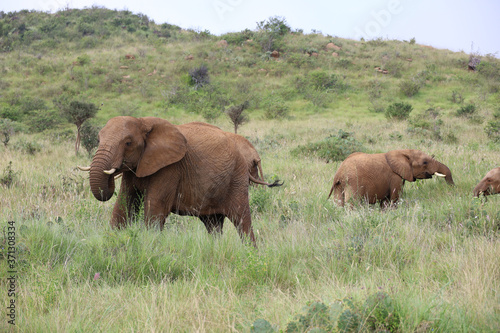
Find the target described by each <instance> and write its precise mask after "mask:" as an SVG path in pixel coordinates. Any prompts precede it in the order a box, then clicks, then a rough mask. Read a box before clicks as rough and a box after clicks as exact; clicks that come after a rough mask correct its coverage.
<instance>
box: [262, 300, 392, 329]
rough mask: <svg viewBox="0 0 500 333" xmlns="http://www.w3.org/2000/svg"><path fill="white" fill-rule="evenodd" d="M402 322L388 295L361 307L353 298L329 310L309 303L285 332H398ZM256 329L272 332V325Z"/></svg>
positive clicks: (326, 307) (318, 304) (332, 305)
mask: <svg viewBox="0 0 500 333" xmlns="http://www.w3.org/2000/svg"><path fill="white" fill-rule="evenodd" d="M400 322H401V316H400V314H399V309H398V306H397V305H396V304H395V303H394V302H393V300H392V298H391V297H390V296H389V295H388V294H387V293H384V292H377V293H375V294H373V295H370V296H368V298H367V299H366V300H365V302H364V303H363V304H362V305H359V304H356V303H355V302H353V301H352V300H351V298H344V299H343V300H342V301H337V302H334V303H332V304H330V305H329V306H328V305H326V304H324V303H323V302H309V303H308V304H307V305H306V306H305V307H304V308H303V309H302V313H300V314H297V315H295V317H294V319H293V320H292V321H290V322H289V323H288V324H287V326H286V329H285V332H286V333H295V332H297V333H298V332H313V331H314V332H365V331H367V332H399V331H400V327H399V326H400ZM257 324H258V325H257ZM254 327H262V328H264V329H267V331H264V332H273V328H272V326H271V324H270V323H268V322H267V321H265V320H263V319H259V320H258V322H257V321H255V322H254Z"/></svg>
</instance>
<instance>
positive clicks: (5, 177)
mask: <svg viewBox="0 0 500 333" xmlns="http://www.w3.org/2000/svg"><path fill="white" fill-rule="evenodd" d="M17 174H18V172H15V171H14V170H12V161H9V165H7V167H5V169H4V170H3V174H2V176H1V177H0V184H1V185H2V186H6V187H7V188H10V187H11V186H12V184H13V183H14V180H15V178H16V176H17Z"/></svg>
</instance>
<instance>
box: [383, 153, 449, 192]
mask: <svg viewBox="0 0 500 333" xmlns="http://www.w3.org/2000/svg"><path fill="white" fill-rule="evenodd" d="M385 158H386V160H387V163H388V164H389V166H390V167H391V169H392V171H393V172H394V173H396V174H398V175H399V176H400V177H401V178H403V179H404V180H407V181H409V182H414V181H415V180H417V179H428V178H432V176H433V175H435V176H439V177H444V178H445V180H446V182H447V183H448V184H450V185H454V182H453V178H452V176H451V171H450V169H449V168H448V167H447V166H446V165H444V164H443V163H441V162H439V161H437V160H435V159H434V158H433V157H432V156H429V155H427V154H425V153H424V152H422V151H420V150H416V149H404V150H391V151H389V152H387V153H386V154H385Z"/></svg>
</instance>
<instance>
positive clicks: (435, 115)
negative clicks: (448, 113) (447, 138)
mask: <svg viewBox="0 0 500 333" xmlns="http://www.w3.org/2000/svg"><path fill="white" fill-rule="evenodd" d="M408 123H409V125H410V126H409V127H408V128H407V132H408V133H412V134H421V135H423V136H424V137H426V138H431V139H433V140H442V135H441V126H442V125H443V121H442V120H441V119H440V118H439V112H438V111H437V110H436V109H434V108H429V109H427V110H426V111H425V112H424V113H421V114H418V115H415V116H414V117H412V118H410V119H409V120H408Z"/></svg>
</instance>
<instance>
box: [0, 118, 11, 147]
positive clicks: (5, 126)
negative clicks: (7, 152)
mask: <svg viewBox="0 0 500 333" xmlns="http://www.w3.org/2000/svg"><path fill="white" fill-rule="evenodd" d="M0 135H2V142H3V145H4V146H5V147H7V144H8V143H9V141H10V137H11V136H12V135H14V125H13V122H12V120H10V119H4V118H1V119H0Z"/></svg>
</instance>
